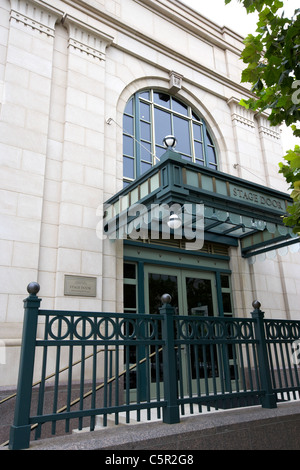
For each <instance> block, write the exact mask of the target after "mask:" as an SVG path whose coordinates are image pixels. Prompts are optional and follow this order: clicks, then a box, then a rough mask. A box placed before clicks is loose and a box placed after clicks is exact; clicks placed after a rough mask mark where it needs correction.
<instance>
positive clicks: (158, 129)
mask: <svg viewBox="0 0 300 470" xmlns="http://www.w3.org/2000/svg"><path fill="white" fill-rule="evenodd" d="M154 117H155V142H156V143H157V144H159V145H162V143H163V139H164V137H166V135H169V134H171V114H170V113H168V112H166V111H162V110H161V109H158V108H155V111H154Z"/></svg>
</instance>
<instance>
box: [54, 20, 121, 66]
mask: <svg viewBox="0 0 300 470" xmlns="http://www.w3.org/2000/svg"><path fill="white" fill-rule="evenodd" d="M62 22H63V24H64V25H65V26H66V27H67V29H68V32H69V45H68V47H69V48H73V49H76V50H79V51H80V52H83V53H85V54H87V55H89V56H91V57H93V58H94V59H99V60H105V51H106V48H107V47H108V46H109V45H110V44H111V43H112V42H113V39H114V38H113V37H112V36H109V35H108V34H106V33H103V32H102V31H99V30H98V29H95V28H92V27H91V26H88V25H86V24H84V23H81V21H79V20H77V19H76V18H73V17H71V16H70V15H64V17H63V19H62Z"/></svg>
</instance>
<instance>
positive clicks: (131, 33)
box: [0, 0, 300, 386]
mask: <svg viewBox="0 0 300 470" xmlns="http://www.w3.org/2000/svg"><path fill="white" fill-rule="evenodd" d="M242 49H243V43H242V37H240V36H239V35H238V34H236V33H235V32H234V31H231V30H230V29H228V28H226V27H219V26H218V25H216V24H214V23H213V22H212V21H210V20H208V19H207V18H205V17H203V16H201V15H200V14H198V13H196V12H195V11H193V10H191V9H189V8H188V7H187V6H185V5H184V4H183V3H181V2H180V1H175V0H85V1H82V0H52V1H51V2H50V1H48V0H2V1H1V5H0V112H1V115H0V158H1V188H0V189H1V209H0V211H1V224H0V227H1V228H0V232H1V250H0V259H1V261H0V265H1V268H0V269H1V289H0V291H1V293H0V341H1V344H2V345H4V347H5V348H6V356H5V357H6V360H5V361H3V362H5V364H0V368H1V369H0V371H1V375H0V385H1V386H14V385H15V383H16V377H17V364H18V357H19V350H20V342H21V330H22V319H23V304H22V301H23V299H24V298H25V297H26V286H27V284H28V283H29V282H31V281H37V282H38V283H39V284H40V286H41V289H40V293H39V296H40V297H41V298H42V308H47V309H69V310H83V311H118V312H119V311H120V312H122V311H123V310H124V308H125V309H126V308H127V309H128V311H134V310H135V309H136V310H139V309H142V308H143V307H144V311H148V310H149V308H150V307H149V299H148V298H147V295H148V296H149V285H146V283H147V281H144V282H145V285H141V282H142V281H141V276H140V278H139V281H138V279H137V275H136V274H133V275H132V276H131V275H130V270H131V269H137V268H136V266H137V264H138V263H139V266H141V260H143V269H144V268H145V269H144V271H143V273H144V274H145V273H146V274H149V276H150V275H152V274H153V276H152V278H151V279H152V280H155V279H163V280H166V279H167V280H168V279H169V280H170V279H171V278H172V276H173V277H174V273H175V271H176V273H177V274H178V272H179V271H180V273H181V274H180V275H181V276H182V279H183V278H184V279H187V276H189V278H191V276H192V274H191V273H194V275H195V276H194V278H195V279H198V280H199V279H202V278H201V275H200V274H201V272H203V273H204V272H205V273H206V275H203V279H205V280H206V281H208V282H210V287H209V289H213V290H214V289H215V285H216V283H215V281H214V273H215V272H216V270H219V271H218V272H221V273H222V270H223V271H224V272H225V274H226V275H227V278H226V279H225V278H224V279H223V281H224V284H223V288H222V289H221V290H220V291H219V292H218V291H216V293H215V294H216V298H217V300H216V303H217V304H218V305H219V306H220V302H221V301H222V295H223V294H224V296H223V300H224V299H227V300H226V302H227V307H226V308H227V310H228V311H227V312H225V313H227V314H232V315H235V316H247V315H248V314H249V312H250V310H251V304H252V301H253V300H254V299H256V298H257V299H259V300H260V302H261V303H262V308H263V310H264V311H265V312H266V316H268V317H272V318H291V319H296V318H298V317H299V314H300V306H299V305H300V303H299V295H300V269H299V262H300V254H299V243H298V244H297V243H292V244H289V245H288V246H283V247H282V248H280V249H279V250H278V249H277V250H273V251H267V252H265V253H260V254H257V256H255V257H254V256H249V257H243V256H241V250H240V243H241V241H240V240H238V242H237V243H236V244H234V243H229V242H228V243H226V240H227V239H226V234H225V232H224V231H223V232H222V233H221V234H220V237H221V238H220V240H218V232H215V235H214V237H212V236H211V237H210V239H208V240H207V244H206V245H205V247H204V248H205V249H204V248H203V250H204V251H205V255H206V257H202V256H201V253H200V254H199V253H198V254H197V256H198V258H197V257H196V256H195V254H190V257H189V253H187V252H186V251H185V250H184V249H183V250H181V248H180V246H179V245H176V246H175V245H174V244H173V245H172V244H169V245H168V244H167V243H165V244H159V240H158V241H157V243H156V245H154V244H153V243H151V240H150V241H148V242H147V243H145V241H144V242H143V246H139V245H138V241H137V242H136V243H132V244H130V243H128V244H127V245H126V243H125V242H123V240H116V241H112V240H110V239H109V238H104V237H103V238H102V237H99V235H98V234H97V225H98V223H99V217H100V216H101V211H102V208H103V204H104V202H105V201H108V200H110V199H111V198H112V197H113V196H114V195H116V194H117V193H118V192H119V191H122V190H123V187H125V190H126V188H128V187H130V184H134V181H135V180H136V179H137V178H139V177H142V175H143V174H144V173H143V171H145V169H147V168H149V169H150V168H152V167H153V166H154V165H155V164H156V163H157V161H156V159H155V154H156V151H155V145H156V144H157V146H158V147H159V144H162V142H156V141H155V137H154V135H153V133H154V132H157V133H158V128H159V121H158V119H159V118H158V117H157V116H156V115H155V113H156V111H155V110H156V109H158V110H159V111H160V113H163V112H164V113H165V114H164V115H163V116H166V115H168V116H169V117H170V116H171V115H172V119H173V121H174V122H175V119H179V121H178V126H179V127H178V129H179V134H180V135H178V134H176V132H174V134H175V137H176V139H177V141H178V146H177V147H176V149H178V153H179V154H180V153H181V148H183V146H182V142H183V140H184V139H185V137H184V135H183V134H182V135H181V133H184V130H183V127H184V126H185V125H186V126H192V125H198V128H199V129H200V128H201V132H202V134H201V135H202V136H203V132H204V130H203V129H204V125H205V129H206V131H207V134H206V135H205V136H204V137H203V140H201V139H200V138H199V139H198V140H197V139H196V137H195V135H194V140H193V145H194V146H193V150H192V151H191V153H190V154H189V153H188V152H187V154H186V155H185V160H186V161H187V162H189V164H191V165H192V166H191V167H190V168H195V165H199V166H201V168H202V166H203V167H207V168H209V169H210V170H214V171H216V175H217V174H218V172H220V173H221V174H222V178H223V180H222V181H223V182H226V181H225V179H226V178H225V177H224V175H226V174H227V175H230V176H231V177H233V178H235V179H234V181H235V184H236V185H237V187H239V188H245V186H243V185H245V184H246V183H247V184H249V183H250V184H251V185H252V186H251V188H252V192H251V191H250V189H249V187H248V186H247V190H246V189H245V191H244V193H242V192H241V193H236V194H235V196H236V197H240V198H242V194H244V195H245V196H244V198H245V197H246V198H247V199H248V198H249V195H250V193H251V194H254V192H255V191H254V189H253V188H256V189H255V190H256V192H257V194H259V195H261V194H262V193H263V189H262V188H268V189H270V190H271V191H278V192H279V193H278V194H279V196H278V197H279V198H280V197H281V196H282V193H286V192H287V190H288V188H287V185H286V182H285V181H284V180H283V178H282V177H281V176H280V175H279V174H278V162H279V161H280V160H281V156H282V147H281V137H280V129H279V128H272V127H270V125H269V122H268V120H267V117H266V116H264V115H255V114H253V113H252V112H251V111H248V110H246V109H244V108H243V107H241V106H240V105H239V101H240V99H241V98H247V97H248V96H249V95H250V91H249V89H248V88H247V87H246V86H244V85H241V83H240V77H241V71H242V68H243V64H242V62H241V60H240V59H239V57H240V53H241V51H242ZM145 93H148V94H145ZM155 97H156V98H155ZM157 97H158V98H157ZM156 99H157V100H161V101H164V103H162V102H160V103H159V102H158V101H155V100H156ZM130 100H134V101H132V103H135V111H131V113H132V114H130V112H129V111H128V112H127V114H126V116H127V117H128V118H131V119H132V120H134V126H135V132H133V131H132V134H130V131H129V130H128V129H127V130H125V137H124V136H123V133H124V112H125V110H126V107H127V105H128V103H130ZM168 100H169V101H168ZM171 102H172V106H174V108H172V110H171V108H170V106H171V105H170V104H169V103H171ZM141 103H143V105H144V107H145V109H146V107H147V109H148V110H149V109H150V110H151V113H152V114H151V116H150V118H149V119H150V120H149V119H148V118H146V117H145V116H144V115H142V116H140V117H139V119H140V121H141V122H143V123H144V124H145V127H147V126H146V124H148V125H149V126H152V127H151V131H150V133H151V138H149V139H148V141H147V139H146V138H145V139H144V143H145V145H146V144H148V146H149V149H150V151H149V152H150V153H149V155H151V157H149V158H148V157H147V156H146V157H145V156H144V160H143V157H142V156H141V155H140V153H139V151H137V150H136V146H137V145H139V144H140V143H141V140H143V136H142V135H139V134H138V131H137V130H136V129H138V123H137V120H138V117H137V115H136V113H137V112H138V111H137V106H138V104H140V105H141ZM175 104H176V106H178V107H180V106H183V107H182V108H181V111H178V109H179V108H177V111H176V112H175ZM168 106H169V108H168ZM183 109H185V111H183ZM185 112H186V113H188V115H187V114H186V115H184V113H185ZM157 113H158V111H157ZM176 113H177V114H176ZM183 116H185V117H183ZM188 117H189V119H187V118H188ZM154 118H155V120H156V123H154V121H153V120H154ZM180 119H181V120H180ZM173 121H172V122H173ZM176 122H177V121H176ZM183 123H184V124H183ZM155 126H156V127H155ZM190 128H191V127H190ZM198 128H197V129H198ZM149 129H150V127H149ZM162 130H164V128H163V129H162ZM171 130H173V128H172V129H171ZM175 130H176V129H175ZM126 138H128V139H129V140H128V142H129V143H130V145H132V146H134V148H135V150H133V151H132V152H133V153H132V155H127V156H126V155H125V157H123V153H124V152H123V150H124V148H125V144H123V142H125V140H126ZM124 139H125V140H124ZM130 139H131V140H130ZM187 139H190V137H188V138H187ZM204 139H206V144H205V147H204ZM208 139H210V140H208ZM189 142H190V141H189ZM195 142H197V144H199V147H201V148H202V150H203V149H205V152H207V154H206V157H205V158H204V157H203V160H201V162H200V159H199V161H198V162H197V158H196V157H197V155H196V143H195ZM210 142H211V143H210ZM208 147H210V149H209V148H208ZM139 148H140V147H139ZM211 149H213V151H212V150H211ZM209 152H213V155H214V158H215V160H214V162H212V160H208V155H209ZM125 153H126V152H125ZM138 154H139V156H138ZM123 158H125V159H126V158H127V160H124V162H125V161H126V162H127V163H126V165H127V164H128V166H126V171H127V174H125V170H124V177H125V186H123V185H124V182H123V167H124V169H125V163H124V164H123ZM138 158H140V160H139V161H138ZM158 160H159V159H158ZM142 161H143V162H144V164H145V165H144V166H145V168H144V170H141V168H142V166H138V165H140V164H141V162H142ZM147 165H148V167H147ZM193 165H194V166H193ZM213 165H215V167H214V168H213ZM132 168H134V169H132ZM137 168H138V169H137ZM209 177H211V174H210V176H209ZM212 178H213V177H212ZM224 178H225V179H224ZM231 181H233V180H231ZM238 181H240V185H238ZM128 183H129V186H126V185H128ZM224 184H225V183H224ZM230 184H233V183H230ZM241 191H242V190H241ZM264 194H265V193H264ZM272 194H273V196H274V198H275V199H276V194H275V192H274V193H272ZM212 197H213V195H212ZM254 197H255V196H254ZM244 202H247V201H245V200H244V201H241V203H244ZM248 203H249V210H250V211H251V203H253V201H248ZM254 203H255V201H254ZM256 207H258V204H257V205H256V206H255V204H254V205H253V207H252V209H253V215H254V216H255V208H256ZM259 209H260V210H263V206H262V205H261V204H260V205H259ZM269 209H270V208H269ZM281 231H282V232H284V229H281ZM285 235H286V232H284V234H283V236H285ZM284 240H288V242H290V241H291V240H292V237H290V238H284ZM265 241H266V239H264V238H262V239H261V242H262V245H264V243H263V242H265ZM275 241H276V240H275ZM145 245H147V250H148V251H147V252H146V251H145V250H146V248H145ZM268 246H270V245H268ZM164 247H165V248H164ZM149 249H150V250H151V249H152V251H150V252H149ZM218 250H219V251H218ZM224 250H225V251H224ZM210 255H211V256H210ZM183 257H184V263H183V261H182V260H183ZM195 258H197V264H195V263H196V261H195ZM124 259H125V262H126V263H127V265H126V266H127V268H126V269H127V271H126V272H127V274H125V280H124V272H125V271H124V269H123V261H124ZM151 260H155V263H156V265H155V266H156V267H155V269H153V272H152V271H151ZM159 260H160V264H159V263H158V261H159ZM254 261H255V262H254ZM222 263H223V264H222ZM202 268H203V269H202ZM172 269H173V272H172ZM174 270H175V271H174ZM178 270H179V271H178ZM183 270H185V272H183ZM128 272H129V274H128ZM172 273H173V274H172ZM176 273H175V274H176ZM208 274H209V275H208ZM126 276H128V277H127V278H126ZM155 276H156V277H155ZM163 276H167V277H165V278H164V277H163ZM168 276H169V278H168ZM199 276H200V278H199ZM175 277H176V276H175ZM144 279H146V278H145V277H144ZM149 279H150V278H149ZM138 282H140V284H139V285H138ZM123 285H125V286H127V287H126V288H124V289H125V290H124V289H123ZM72 286H73V287H72ZM74 286H75V287H74ZM76 286H77V287H76ZM128 286H133V287H131V288H128ZM162 288H163V286H162ZM68 289H69V290H68ZM76 289H80V293H78V290H77V291H76ZM84 289H86V292H88V294H87V295H86V292H84ZM126 289H128V290H127V291H126ZM124 292H125V294H124ZM184 292H185V294H184V293H183V291H182V292H181V296H182V297H184V296H186V295H187V294H186V291H184ZM161 293H162V294H163V293H164V292H161ZM225 294H227V297H226V296H225ZM130 295H132V296H133V297H134V299H135V300H134V301H132V300H128V298H130ZM139 295H140V297H139V299H137V300H136V298H137V296H139ZM210 295H211V294H210ZM229 295H230V301H229V302H230V306H229V307H228V296H229ZM124 296H125V297H126V302H127V304H126V305H124ZM141 297H142V298H141ZM220 299H221V300H220ZM224 301H225V300H224ZM128 302H129V303H128ZM130 302H132V304H130ZM185 303H186V298H185V299H183V300H182V303H181V305H182V308H184V305H185ZM226 308H225V307H224V309H225V310H226ZM224 309H223V310H224ZM229 310H230V311H229ZM218 312H219V313H220V310H218V308H217V307H216V306H215V304H214V306H213V314H216V315H218ZM223 313H224V312H223Z"/></svg>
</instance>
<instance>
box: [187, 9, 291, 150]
mask: <svg viewBox="0 0 300 470" xmlns="http://www.w3.org/2000/svg"><path fill="white" fill-rule="evenodd" d="M180 1H181V2H182V3H185V4H186V5H187V6H189V7H191V8H193V9H194V10H196V11H198V12H199V13H201V14H202V15H204V16H206V18H209V19H210V20H212V21H214V22H215V23H217V24H218V25H219V26H227V27H228V28H230V29H232V30H233V31H236V32H237V33H239V34H241V35H242V36H247V35H248V34H249V33H254V32H255V29H256V21H257V14H256V13H251V14H249V15H248V14H247V13H246V10H245V8H244V7H243V5H242V4H241V3H240V2H238V0H231V3H229V4H228V5H225V0H209V1H207V0H180ZM296 8H299V0H285V1H284V11H285V13H286V15H287V16H291V15H292V14H293V12H294V10H295V9H296ZM282 144H283V149H284V151H286V150H288V149H290V148H293V147H294V145H295V144H298V145H300V139H299V138H297V139H296V138H295V137H293V135H292V131H291V130H290V129H287V128H286V126H285V125H284V126H282Z"/></svg>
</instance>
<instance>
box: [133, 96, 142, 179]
mask: <svg viewBox="0 0 300 470" xmlns="http://www.w3.org/2000/svg"><path fill="white" fill-rule="evenodd" d="M134 113H135V139H136V140H135V171H136V178H139V176H140V175H141V146H140V139H141V133H140V97H139V93H137V94H136V96H135V103H134Z"/></svg>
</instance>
